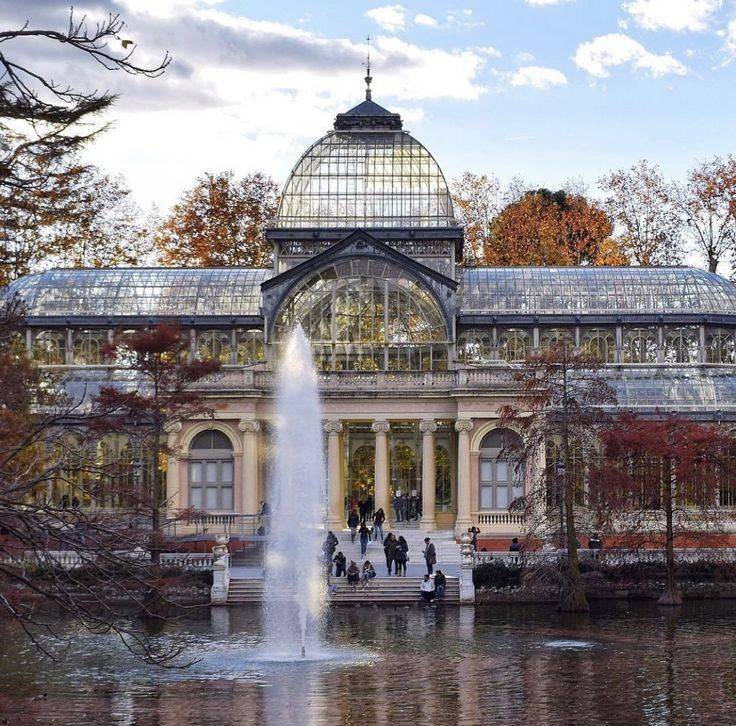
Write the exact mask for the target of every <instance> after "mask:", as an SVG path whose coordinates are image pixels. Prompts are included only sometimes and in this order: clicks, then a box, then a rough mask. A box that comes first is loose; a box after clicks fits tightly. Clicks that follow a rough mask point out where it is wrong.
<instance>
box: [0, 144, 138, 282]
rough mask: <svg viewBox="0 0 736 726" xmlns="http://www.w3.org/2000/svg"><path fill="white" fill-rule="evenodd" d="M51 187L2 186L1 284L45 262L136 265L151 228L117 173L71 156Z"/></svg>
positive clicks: (0, 216)
mask: <svg viewBox="0 0 736 726" xmlns="http://www.w3.org/2000/svg"><path fill="white" fill-rule="evenodd" d="M64 163H65V164H66V166H64V171H63V173H61V174H59V175H58V176H57V178H56V182H55V184H54V187H53V189H51V190H50V189H47V190H45V191H43V192H39V191H37V190H34V189H30V190H29V189H18V190H11V189H3V188H2V187H0V211H2V215H0V284H3V283H7V282H8V281H10V280H14V279H16V278H18V277H21V276H22V275H26V274H28V273H29V272H32V271H33V270H35V269H38V268H39V267H40V266H41V265H42V264H53V265H57V266H61V267H110V266H115V265H137V264H140V263H141V260H145V259H146V255H147V254H150V252H151V246H152V245H151V235H152V233H151V231H150V227H149V226H148V225H147V224H146V219H145V217H144V215H143V213H142V212H141V210H140V209H139V207H138V205H137V204H136V203H135V202H134V201H133V199H132V197H131V193H130V190H129V189H128V187H127V186H126V185H125V183H124V182H123V180H122V179H121V178H119V177H113V176H110V175H108V174H105V173H104V172H102V171H101V170H100V169H98V168H97V167H95V166H86V165H83V164H79V163H77V162H76V160H74V159H67V160H66V161H65V162H64Z"/></svg>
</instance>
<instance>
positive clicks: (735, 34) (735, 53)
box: [726, 20, 736, 60]
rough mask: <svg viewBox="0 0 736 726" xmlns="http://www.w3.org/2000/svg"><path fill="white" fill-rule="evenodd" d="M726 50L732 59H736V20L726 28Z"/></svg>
mask: <svg viewBox="0 0 736 726" xmlns="http://www.w3.org/2000/svg"><path fill="white" fill-rule="evenodd" d="M726 50H727V51H728V54H729V55H730V56H731V59H732V60H736V20H732V21H731V22H730V23H729V24H728V28H727V30H726Z"/></svg>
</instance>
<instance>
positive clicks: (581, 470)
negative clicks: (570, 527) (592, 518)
mask: <svg viewBox="0 0 736 726" xmlns="http://www.w3.org/2000/svg"><path fill="white" fill-rule="evenodd" d="M566 476H571V477H573V484H572V485H573V490H574V492H575V503H576V504H581V505H582V504H583V503H584V501H585V461H584V457H583V447H582V445H581V443H580V441H578V440H577V439H571V440H570V457H569V460H567V461H566V460H565V456H564V446H563V445H562V441H561V439H560V438H558V437H555V438H553V439H550V440H549V441H547V447H546V469H545V479H546V486H547V492H546V494H547V505H548V506H550V507H556V506H559V504H560V501H561V497H562V496H563V491H564V484H565V479H564V477H566Z"/></svg>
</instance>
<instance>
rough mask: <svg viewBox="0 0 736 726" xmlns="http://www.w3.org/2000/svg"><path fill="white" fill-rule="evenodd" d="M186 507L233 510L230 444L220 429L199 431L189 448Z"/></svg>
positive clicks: (231, 447)
mask: <svg viewBox="0 0 736 726" xmlns="http://www.w3.org/2000/svg"><path fill="white" fill-rule="evenodd" d="M189 506H190V507H193V508H194V509H201V510H206V511H216V510H219V511H226V512H229V511H232V509H233V446H232V444H231V443H230V439H229V438H228V437H227V436H226V435H225V434H224V433H222V431H217V430H215V429H211V430H209V431H203V432H202V433H200V434H197V435H196V436H195V437H194V440H193V441H192V444H191V446H190V447H189Z"/></svg>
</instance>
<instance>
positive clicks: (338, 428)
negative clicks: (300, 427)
mask: <svg viewBox="0 0 736 726" xmlns="http://www.w3.org/2000/svg"><path fill="white" fill-rule="evenodd" d="M322 428H323V429H324V431H325V433H327V434H329V435H330V436H337V434H341V433H342V430H343V428H345V427H344V426H343V425H342V421H323V422H322Z"/></svg>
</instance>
